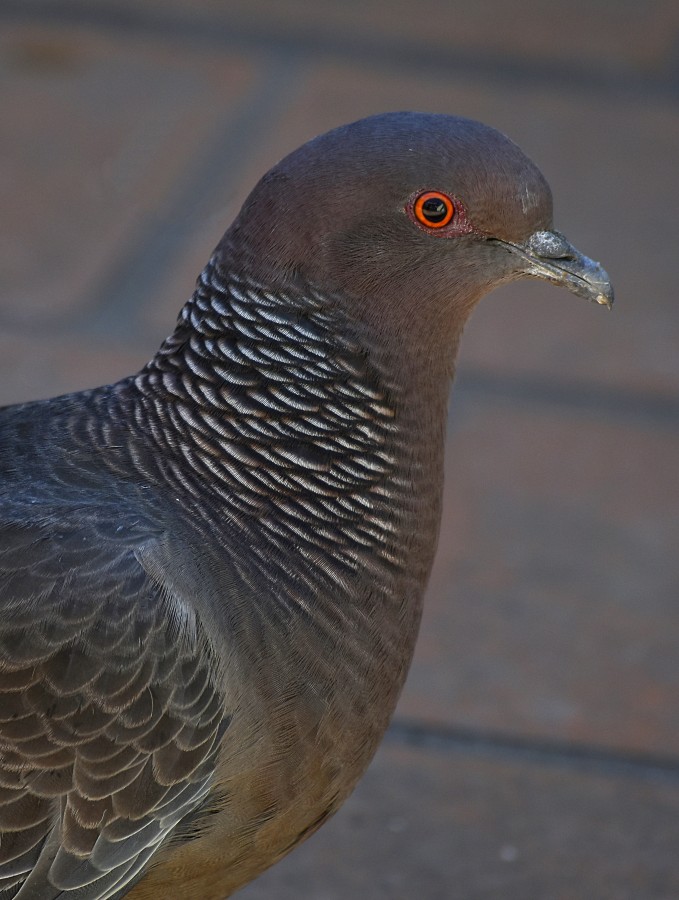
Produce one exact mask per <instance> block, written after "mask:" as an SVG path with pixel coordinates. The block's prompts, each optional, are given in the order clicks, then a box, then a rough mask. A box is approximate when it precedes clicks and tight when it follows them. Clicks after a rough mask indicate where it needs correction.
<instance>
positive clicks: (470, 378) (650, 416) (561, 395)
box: [451, 366, 679, 431]
mask: <svg viewBox="0 0 679 900" xmlns="http://www.w3.org/2000/svg"><path fill="white" fill-rule="evenodd" d="M469 401H473V402H474V403H478V402H479V401H483V402H486V403H488V402H495V403H508V404H511V405H512V406H514V407H516V406H517V405H530V406H539V407H545V408H549V409H565V410H569V411H572V412H574V413H578V414H580V415H586V416H588V417H590V418H595V419H597V420H598V421H602V420H605V421H607V422H622V423H624V424H630V423H631V424H634V425H636V426H637V427H640V426H641V427H653V428H665V429H667V430H670V431H676V430H677V429H679V398H678V397H676V396H674V395H671V394H670V393H669V392H668V393H658V392H655V391H652V390H638V389H635V388H632V387H615V386H610V387H609V386H607V385H600V384H596V383H593V382H587V383H586V384H582V383H580V384H577V383H573V382H569V381H566V380H562V379H558V378H554V376H551V377H549V376H548V377H547V378H544V377H541V376H540V375H536V374H530V375H516V374H512V373H511V372H501V373H491V372H484V371H483V370H482V369H480V368H471V367H470V368H466V367H464V366H462V367H461V368H460V370H459V371H458V374H457V378H456V384H455V391H454V394H453V410H454V412H453V414H452V416H451V423H452V426H453V428H454V427H455V417H456V416H457V417H458V418H459V419H460V420H463V419H464V415H465V410H464V404H465V403H466V402H469Z"/></svg>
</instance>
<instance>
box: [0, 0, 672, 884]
mask: <svg viewBox="0 0 679 900" xmlns="http://www.w3.org/2000/svg"><path fill="white" fill-rule="evenodd" d="M678 37H679V4H677V2H676V0H645V2H644V3H639V2H638V0H634V2H632V0H609V2H606V0H571V2H569V3H568V4H564V3H556V2H548V0H527V2H523V3H516V4H515V3H512V4H509V3H503V2H501V0H475V2H474V3H462V2H456V0H417V2H406V0H390V2H388V0H360V2H357V0H344V2H332V0H315V2H314V3H310V2H308V0H248V2H240V0H230V2H226V0H224V2H217V0H192V2H189V0H184V2H179V0H96V2H94V0H80V2H71V0H59V2H57V0H14V2H12V0H0V84H1V87H2V89H1V90H0V374H1V378H0V401H1V402H3V403H9V402H15V401H19V400H27V399H32V398H36V397H44V396H48V395H51V394H56V393H61V392H65V391H70V390H74V389H78V388H84V387H89V386H93V385H95V384H101V383H104V382H107V381H111V380H115V379H117V378H119V377H121V376H123V375H126V374H129V373H131V372H133V371H136V370H137V369H138V368H139V367H140V366H141V365H143V363H144V362H145V361H146V360H147V359H148V357H149V356H150V355H151V354H152V353H153V352H154V350H155V348H156V347H157V346H158V344H159V342H160V340H161V339H162V338H163V337H164V336H165V335H166V334H167V333H168V332H169V331H171V330H172V327H173V324H174V320H175V317H176V314H177V312H178V310H179V308H180V306H181V305H182V303H183V302H184V300H185V299H186V298H187V297H188V296H189V294H190V293H191V290H192V287H193V282H194V279H195V277H196V275H197V274H198V272H199V270H200V269H201V268H202V266H203V264H204V263H205V261H206V260H207V258H208V256H209V254H210V252H211V250H212V248H213V246H214V245H215V243H216V242H217V240H218V238H219V237H220V235H221V233H222V231H223V230H224V228H225V227H226V226H227V225H228V223H229V222H230V220H231V218H232V217H233V215H234V214H235V212H236V211H237V208H238V206H239V204H240V202H241V201H242V199H243V198H244V196H245V195H246V193H247V192H248V190H249V189H250V188H251V187H252V186H253V184H254V182H255V180H256V179H257V178H258V177H259V176H260V175H261V174H262V173H263V172H264V171H265V170H266V169H267V168H268V167H269V166H270V165H271V164H273V163H274V162H275V161H276V160H277V159H279V158H280V157H281V156H282V155H283V154H284V153H286V152H287V151H289V150H291V149H293V148H294V147H296V146H297V145H299V144H300V143H302V142H303V141H305V140H307V139H308V138H310V137H312V136H313V135H315V134H317V133H318V132H321V131H324V130H326V129H327V128H330V127H332V126H334V125H337V124H339V123H342V122H346V121H351V120H353V119H356V118H359V117H361V116H364V115H367V114H370V113H375V112H381V111H385V110H395V109H417V110H431V111H438V112H447V113H459V114H462V115H466V116H470V117H473V118H477V119H481V120H483V121H486V122H488V123H489V124H492V125H495V126H496V127H498V128H500V129H501V130H503V131H505V132H506V133H508V134H509V135H510V136H511V137H512V138H513V139H514V140H515V141H516V142H517V143H518V144H519V145H520V146H521V147H522V148H523V149H524V150H525V151H526V153H528V155H529V156H531V157H532V158H533V159H534V160H535V161H536V162H537V163H538V165H539V166H540V167H541V168H542V170H543V172H544V173H545V175H546V176H547V178H548V180H549V182H550V183H551V186H552V189H553V192H554V198H555V210H556V225H557V227H558V228H559V229H560V230H562V231H563V232H565V233H566V234H567V235H568V237H569V238H570V239H571V240H572V241H573V242H574V243H575V244H576V246H577V247H578V248H579V249H581V250H582V251H583V252H585V253H586V254H587V255H589V256H592V257H594V258H595V259H599V260H601V261H602V262H603V264H604V266H605V267H606V268H607V269H608V270H609V272H610V273H611V275H612V278H613V281H614V284H615V287H616V293H617V303H616V306H615V309H614V311H613V312H612V313H611V314H608V313H607V312H606V311H605V310H604V309H601V308H598V307H594V306H589V305H587V304H586V303H584V302H583V301H581V300H578V299H576V298H575V297H573V296H572V295H570V294H567V293H566V292H565V291H557V290H555V289H552V288H550V287H549V286H546V285H544V284H539V283H535V284H533V283H529V282H524V283H520V284H517V285H514V286H512V287H511V288H504V289H502V290H500V291H497V292H496V293H495V294H493V295H491V296H490V297H488V298H487V299H486V300H485V301H484V302H483V303H482V304H481V306H480V307H479V308H478V310H477V311H476V312H475V314H474V316H473V318H472V321H471V323H470V324H469V326H468V329H467V332H466V334H465V338H464V340H463V345H462V352H461V357H460V361H459V376H458V381H457V384H456V389H455V392H454V398H453V403H452V409H451V418H450V424H449V432H450V434H449V440H448V459H447V481H446V494H445V510H444V521H443V525H442V532H441V541H440V547H439V554H438V559H437V563H436V567H435V571H434V574H433V577H432V580H431V584H430V588H429V593H428V600H427V607H426V613H425V618H424V623H423V628H422V634H421V638H420V642H419V647H418V652H417V658H416V660H415V664H414V666H413V669H412V673H411V676H410V678H409V681H408V684H407V687H406V689H405V692H404V695H403V698H402V702H401V704H400V706H399V709H398V714H397V717H396V720H395V723H394V725H393V727H392V729H391V731H390V732H389V735H388V737H387V739H386V741H385V743H384V745H383V747H382V748H381V750H380V751H379V753H378V756H377V757H376V759H375V762H374V764H373V766H372V767H371V769H370V771H369V772H368V774H367V776H366V777H365V779H364V780H363V782H362V783H361V784H360V786H359V788H358V790H357V791H356V793H355V795H354V796H353V797H352V799H351V800H350V801H349V802H348V803H347V805H346V806H345V808H344V809H343V810H342V811H341V812H340V813H339V814H338V815H337V817H336V818H335V819H334V820H333V821H332V822H331V823H330V824H329V825H328V826H327V827H324V828H323V829H322V830H321V831H320V832H319V834H318V835H316V836H315V837H313V838H312V839H311V840H310V841H309V842H308V843H307V844H305V845H304V846H303V847H302V848H301V849H300V850H298V851H297V852H295V853H294V854H292V856H290V857H289V858H288V859H287V860H285V861H284V862H283V863H282V864H280V865H279V866H277V867H275V868H274V869H272V870H271V871H270V872H269V873H267V874H266V875H265V876H264V877H263V878H261V879H260V880H259V881H257V882H256V883H254V884H253V885H251V886H250V887H249V888H247V889H245V890H244V891H243V892H242V894H240V895H239V896H242V897H243V900H266V898H273V897H275V898H276V900H293V898H294V900H347V898H350V897H351V898H355V897H360V898H362V900H412V898H413V897H422V898H426V900H458V898H459V900H477V898H478V900H481V898H511V900H569V898H604V900H607V898H615V900H623V898H630V900H632V898H633V900H646V898H654V900H655V898H657V900H660V898H662V900H673V898H674V900H676V898H677V897H679V691H678V688H679V589H678V588H679V540H678V539H679V476H678V475H677V470H678V468H679V465H678V461H679V395H678V388H679V308H678V305H679V304H678V298H677V289H676V279H677V262H676V260H677V248H676V237H677V224H676V222H677V204H678V202H679V164H678V161H679V116H678V115H677V100H678V98H679V40H678ZM177 890H178V897H179V896H181V888H180V886H178V888H177Z"/></svg>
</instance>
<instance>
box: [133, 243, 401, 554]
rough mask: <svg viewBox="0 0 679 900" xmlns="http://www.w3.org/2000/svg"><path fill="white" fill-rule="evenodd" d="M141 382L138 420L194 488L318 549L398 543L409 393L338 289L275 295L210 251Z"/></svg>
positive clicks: (181, 481)
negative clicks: (383, 363)
mask: <svg viewBox="0 0 679 900" xmlns="http://www.w3.org/2000/svg"><path fill="white" fill-rule="evenodd" d="M241 271H242V269H240V268H239V272H241ZM134 383H135V385H136V387H137V389H138V401H137V403H138V416H137V418H138V420H139V417H141V418H142V419H143V421H144V424H145V427H146V429H147V433H150V434H151V435H152V438H153V440H154V442H155V443H156V444H157V445H158V450H159V451H160V452H159V454H158V456H159V458H161V459H162V460H164V461H165V466H166V468H165V474H166V477H170V478H172V480H173V481H175V482H176V483H177V485H178V486H179V485H181V487H182V488H183V489H184V490H188V491H189V492H190V493H192V494H195V495H198V494H201V495H203V496H204V492H205V490H206V487H207V489H209V490H210V491H211V492H215V493H216V494H217V495H219V496H221V498H223V500H224V502H225V503H226V505H227V508H228V510H229V511H230V512H231V513H232V514H234V515H235V516H237V517H238V518H241V517H246V518H250V517H256V519H257V522H258V527H261V528H264V529H265V530H266V529H269V530H270V531H271V533H272V535H273V534H274V533H275V534H278V535H283V534H285V537H289V538H296V540H297V541H299V539H300V538H301V539H302V540H303V541H304V542H307V541H309V542H311V543H312V544H313V545H314V546H315V547H316V548H321V547H322V548H324V549H326V550H330V551H338V550H339V549H340V548H344V549H347V548H348V546H351V547H352V548H353V549H354V550H355V551H359V550H360V548H361V547H363V548H374V547H376V546H377V547H379V548H380V550H381V553H382V554H386V555H387V556H389V555H391V553H393V552H396V548H395V547H394V546H393V539H392V538H391V537H390V534H391V533H393V532H395V531H396V530H397V528H396V518H399V519H400V517H401V516H402V514H404V513H407V511H408V509H409V507H411V505H412V503H411V500H412V498H410V499H409V497H408V496H407V495H408V494H409V493H410V492H411V490H412V488H411V490H409V486H410V482H409V480H408V479H407V478H406V477H405V476H404V468H405V465H402V463H403V464H405V463H407V464H408V465H407V468H408V474H409V475H410V476H412V474H413V460H412V459H401V457H402V456H403V453H404V452H406V453H407V451H405V450H404V448H405V445H406V444H407V442H404V440H403V436H402V434H401V427H400V424H399V415H398V412H399V406H400V401H399V391H398V388H397V387H396V386H395V385H394V384H393V383H392V381H391V380H390V378H389V376H388V373H387V372H385V371H381V370H380V369H378V368H377V367H376V364H375V362H374V361H373V360H371V359H369V357H368V355H367V354H366V353H365V351H363V350H362V349H361V347H360V345H359V343H358V342H357V340H356V339H355V338H354V337H353V336H352V333H351V329H350V328H349V326H348V323H347V322H346V321H344V320H343V316H342V313H341V312H340V310H339V308H338V306H337V305H336V304H334V303H333V301H332V298H328V297H324V296H321V295H320V294H319V293H318V292H317V291H315V290H314V288H313V287H312V286H309V285H306V286H304V287H303V288H301V287H297V288H296V289H290V290H289V291H286V292H285V293H283V292H272V291H271V290H268V289H267V288H265V287H264V286H262V285H261V284H259V283H257V281H256V280H254V279H252V278H250V277H248V276H247V274H238V275H236V274H234V273H232V272H230V271H227V270H226V269H223V268H221V267H220V265H219V264H218V263H217V262H216V261H215V260H214V259H213V260H211V262H210V263H209V264H208V266H207V267H206V268H205V270H204V271H203V273H202V275H201V277H200V279H199V282H198V285H197V288H196V291H195V293H194V295H193V297H192V298H191V300H190V301H189V302H188V303H187V305H186V306H185V307H184V309H183V310H182V313H181V314H180V318H179V322H178V326H177V329H176V331H175V332H174V334H173V335H172V336H171V337H170V338H168V340H167V341H166V342H165V343H164V344H163V346H162V347H161V349H160V351H159V352H158V354H157V356H156V357H155V358H154V359H153V360H152V361H151V363H149V365H148V366H147V367H146V368H145V369H144V370H143V371H142V372H141V373H140V374H139V375H138V376H137V378H136V379H135V381H134ZM390 548H391V550H390Z"/></svg>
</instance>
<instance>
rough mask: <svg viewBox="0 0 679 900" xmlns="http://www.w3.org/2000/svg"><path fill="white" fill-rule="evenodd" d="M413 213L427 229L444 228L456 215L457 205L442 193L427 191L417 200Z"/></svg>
mask: <svg viewBox="0 0 679 900" xmlns="http://www.w3.org/2000/svg"><path fill="white" fill-rule="evenodd" d="M412 209H413V213H414V214H415V218H416V219H417V221H418V222H420V224H422V225H424V226H425V227H426V228H444V227H445V226H446V225H448V224H449V222H450V220H451V219H452V218H453V216H454V215H455V204H454V203H453V201H452V200H451V199H450V197H449V196H448V195H447V194H442V193H441V191H425V192H424V193H423V194H420V196H419V197H418V198H417V199H416V200H415V203H414V204H413V207H412Z"/></svg>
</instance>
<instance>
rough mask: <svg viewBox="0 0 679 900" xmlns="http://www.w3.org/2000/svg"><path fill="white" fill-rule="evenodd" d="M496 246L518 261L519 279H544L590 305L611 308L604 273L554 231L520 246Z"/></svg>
mask: <svg viewBox="0 0 679 900" xmlns="http://www.w3.org/2000/svg"><path fill="white" fill-rule="evenodd" d="M498 243H500V244H503V245H504V246H505V247H506V249H507V250H509V251H510V252H512V253H516V254H518V255H519V256H520V257H522V259H523V266H522V270H521V274H522V275H528V276H532V277H534V278H544V279H545V280H546V281H551V282H552V284H557V285H561V286H562V287H565V288H566V289H567V290H569V291H571V292H572V293H573V294H577V295H578V296H579V297H584V298H585V299H586V300H591V301H592V302H593V303H600V304H601V305H602V306H607V307H608V308H609V309H610V308H611V307H612V306H613V286H612V285H611V281H610V278H609V277H608V274H607V272H606V270H605V269H604V268H603V267H602V266H601V265H599V263H598V262H595V261H594V260H593V259H590V258H589V257H587V256H584V255H583V254H582V253H580V251H579V250H576V249H575V247H574V246H573V245H572V244H569V243H568V241H567V240H566V238H565V237H564V236H563V235H562V234H559V232H558V231H536V232H535V233H534V234H532V235H531V236H530V237H529V238H528V240H527V241H526V242H525V243H524V244H510V243H508V242H507V241H498Z"/></svg>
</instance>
